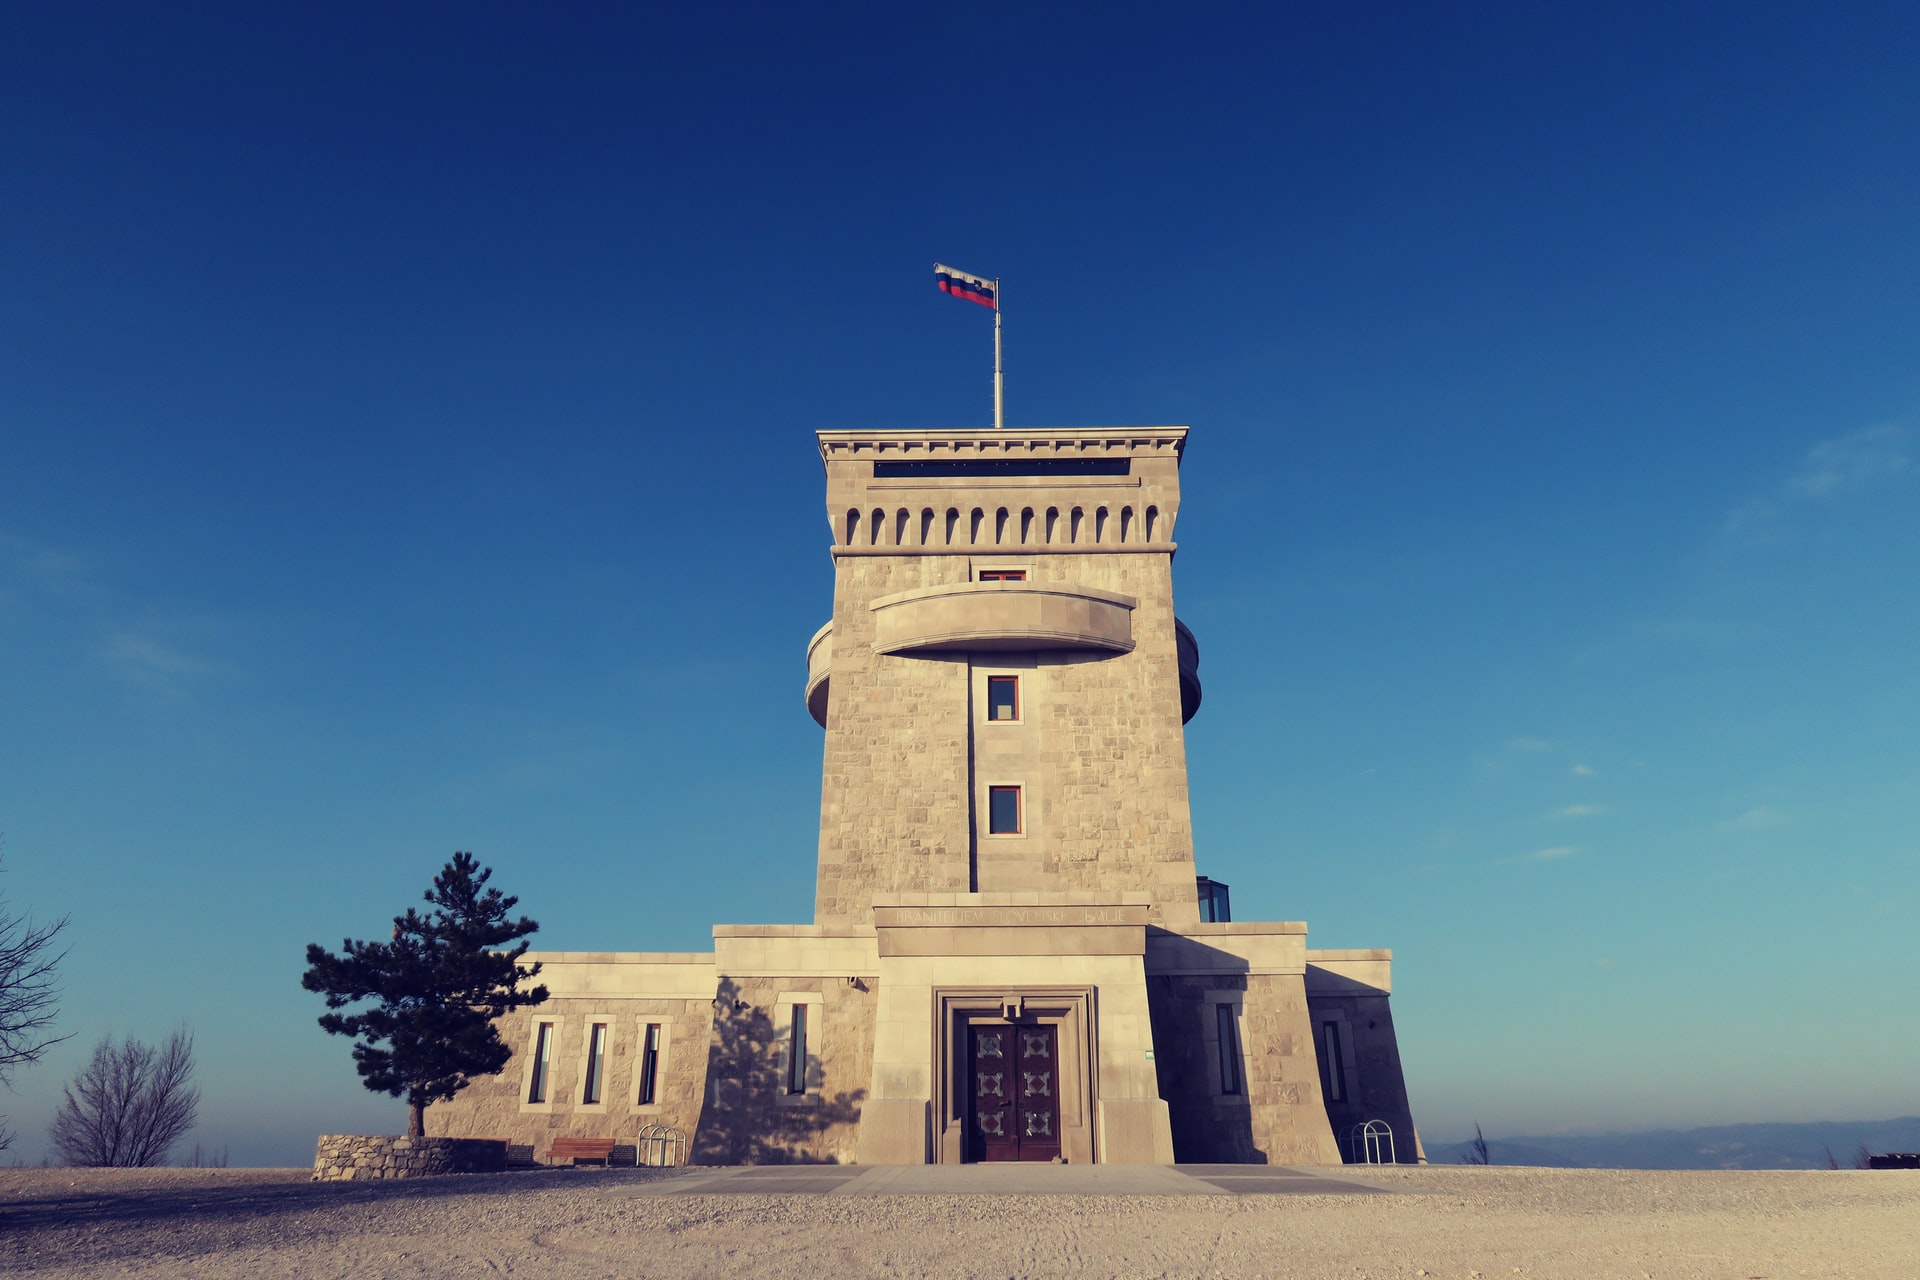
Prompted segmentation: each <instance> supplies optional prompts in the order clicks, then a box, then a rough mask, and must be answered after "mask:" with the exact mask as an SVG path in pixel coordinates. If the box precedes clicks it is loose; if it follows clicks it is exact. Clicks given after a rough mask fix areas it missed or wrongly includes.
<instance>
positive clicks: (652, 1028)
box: [640, 1022, 660, 1106]
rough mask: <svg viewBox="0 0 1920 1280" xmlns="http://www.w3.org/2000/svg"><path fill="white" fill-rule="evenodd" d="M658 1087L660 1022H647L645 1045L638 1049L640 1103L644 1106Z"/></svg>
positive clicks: (651, 1098) (648, 1102)
mask: <svg viewBox="0 0 1920 1280" xmlns="http://www.w3.org/2000/svg"><path fill="white" fill-rule="evenodd" d="M659 1088H660V1024H659V1023H657V1022H649V1023H648V1024H647V1040H646V1047H645V1048H643V1049H642V1050H641V1051H640V1105H641V1106H646V1105H648V1104H650V1103H651V1102H652V1101H653V1096H654V1094H655V1093H656V1092H658V1090H659Z"/></svg>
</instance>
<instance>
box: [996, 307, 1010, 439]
mask: <svg viewBox="0 0 1920 1280" xmlns="http://www.w3.org/2000/svg"><path fill="white" fill-rule="evenodd" d="M1006 425H1007V413H1006V388H1005V385H1004V384H1003V383H1002V382H1001V380H1000V277H999V276H995V277H994V278H993V429H994V430H995V431H998V430H1000V429H1001V428H1002V427H1004V426H1006Z"/></svg>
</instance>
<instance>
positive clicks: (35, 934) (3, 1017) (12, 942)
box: [0, 894, 67, 1087]
mask: <svg viewBox="0 0 1920 1280" xmlns="http://www.w3.org/2000/svg"><path fill="white" fill-rule="evenodd" d="M66 927H67V918H66V917H65V916H61V917H60V918H59V919H58V920H49V921H47V922H45V923H42V924H35V923H34V922H33V921H32V920H31V919H30V918H28V917H27V916H24V915H14V914H13V913H12V912H11V911H9V910H8V909H7V900H6V897H5V895H4V894H0V1085H6V1086H8V1087H12V1085H13V1075H12V1072H13V1068H15V1067H24V1066H27V1065H28V1064H30V1063H34V1062H38V1061H39V1060H40V1055H42V1054H43V1053H45V1052H46V1051H47V1050H48V1049H51V1048H52V1047H53V1046H54V1045H56V1044H59V1043H60V1042H61V1041H62V1040H65V1039H66V1038H67V1037H65V1036H56V1035H49V1034H48V1032H49V1031H50V1030H51V1028H52V1027H53V1020H54V1018H55V1017H56V1016H58V1014H59V1012H60V989H59V988H58V987H57V986H55V985H54V975H55V973H56V971H57V970H58V969H59V967H60V962H61V961H62V960H64V959H66V955H67V953H66V950H65V948H60V949H58V950H56V949H55V946H54V943H55V940H56V939H58V938H59V936H60V933H61V931H62V930H63V929H65V928H66Z"/></svg>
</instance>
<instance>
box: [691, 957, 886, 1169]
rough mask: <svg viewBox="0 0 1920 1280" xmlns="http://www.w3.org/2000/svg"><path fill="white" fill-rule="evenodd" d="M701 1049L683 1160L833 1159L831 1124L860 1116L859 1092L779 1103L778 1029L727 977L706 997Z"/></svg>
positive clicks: (781, 1089) (783, 1092)
mask: <svg viewBox="0 0 1920 1280" xmlns="http://www.w3.org/2000/svg"><path fill="white" fill-rule="evenodd" d="M821 1030H824V1028H822V1029H821ZM815 1034H819V1032H818V1031H816V1033H815ZM708 1053H709V1056H708V1066H707V1090H706V1099H705V1101H704V1102H702V1103H701V1106H700V1124H699V1127H698V1128H696V1129H695V1130H694V1134H693V1155H692V1158H691V1160H689V1163H690V1164H837V1163H839V1161H838V1159H837V1157H835V1156H834V1155H833V1154H832V1153H830V1152H827V1151H825V1150H824V1149H823V1143H824V1141H825V1139H826V1137H827V1134H828V1132H829V1130H831V1129H833V1128H834V1127H835V1126H838V1125H849V1124H853V1123H854V1122H855V1121H857V1120H859V1119H860V1103H861V1101H862V1099H864V1098H865V1097H866V1096H867V1091H866V1090H865V1089H855V1090H854V1091H853V1092H852V1093H844V1092H842V1093H836V1094H834V1095H832V1096H831V1097H829V1096H827V1095H826V1094H824V1093H822V1094H818V1095H810V1096H809V1098H808V1100H807V1101H806V1102H795V1103H792V1104H787V1103H784V1102H783V1099H784V1098H786V1097H787V1090H786V1081H785V1080H783V1079H782V1078H781V1076H782V1075H783V1074H784V1073H783V1072H782V1071H781V1061H780V1058H781V1054H780V1034H779V1030H778V1029H777V1028H776V1027H775V1026H774V1023H773V1018H772V1016H771V1015H770V1014H769V1013H768V1012H767V1011H766V1010H765V1009H760V1008H756V1007H755V1006H753V1005H752V1004H750V1003H748V1002H747V1001H746V1000H745V999H744V998H742V996H741V994H740V988H739V986H738V985H737V984H736V983H735V982H734V981H733V979H731V978H722V979H721V980H720V989H719V991H718V992H717V993H716V994H715V996H714V1000H713V1038H712V1043H711V1047H710V1048H709V1051H708Z"/></svg>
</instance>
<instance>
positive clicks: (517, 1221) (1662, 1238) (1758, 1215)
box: [0, 1166, 1920, 1280]
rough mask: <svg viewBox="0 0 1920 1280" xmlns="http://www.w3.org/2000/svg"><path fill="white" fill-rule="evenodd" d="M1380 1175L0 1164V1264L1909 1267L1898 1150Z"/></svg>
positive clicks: (459, 1269)
mask: <svg viewBox="0 0 1920 1280" xmlns="http://www.w3.org/2000/svg"><path fill="white" fill-rule="evenodd" d="M1341 1175H1342V1176H1344V1177H1352V1178H1356V1179H1360V1180H1364V1181H1368V1182H1371V1183H1373V1184H1375V1185H1378V1186H1381V1187H1384V1188H1389V1189H1392V1190H1394V1191H1398V1192H1402V1193H1403V1194H1399V1195H1391V1196H1352V1195H1348V1196H1317V1195H1303V1196H1271V1197H1270V1196H1250V1197H1228V1196H1219V1197H1214V1196H1179V1197H1173V1196H1044V1197H1033V1198H1026V1199H1022V1198H1018V1197H1012V1196H944V1195H928V1196H900V1197H876V1198H871V1199H858V1198H848V1197H844V1196H771V1195H768V1196H762V1195H732V1196H704V1195H689V1196H657V1195H635V1194H633V1193H634V1192H635V1191H637V1190H639V1189H640V1185H639V1184H640V1183H641V1182H644V1181H645V1180H647V1179H649V1178H653V1177H660V1176H674V1175H672V1174H666V1175H661V1174H654V1173H649V1172H644V1171H639V1170H618V1169H615V1170H610V1171H605V1170H585V1169H581V1170H550V1171H541V1172H521V1173H505V1174H482V1175H473V1176H468V1177H452V1178H435V1179H423V1180H420V1181H416V1182H397V1183H390V1184H384V1185H382V1184H366V1183H359V1184H354V1183H314V1182H310V1181H308V1180H307V1173H306V1171H305V1170H300V1169H291V1170H289V1169H217V1170H214V1169H156V1170H125V1171H123V1170H79V1169H4V1170H0V1274H6V1275H9V1276H13V1275H32V1276H35V1277H40V1276H46V1277H56V1276H194V1277H209V1278H212V1280H240V1278H242V1277H244V1278H246V1280H254V1278H255V1277H290V1278H292V1277H298V1278H304V1277H320V1276H326V1277H353V1278H355V1280H379V1278H381V1277H416V1276H459V1277H470V1276H487V1275H519V1276H528V1277H542V1278H544V1277H559V1278H564V1280H583V1278H585V1277H628V1276H731V1275H750V1276H753V1277H756V1278H758V1277H785V1276H793V1277H808V1280H820V1278H822V1277H833V1278H836V1280H837V1278H838V1277H849V1276H903V1277H904V1276H939V1277H948V1276H953V1277H962V1276H965V1277H974V1276H980V1277H988V1276H992V1277H1008V1276H1127V1277H1133V1276H1266V1277H1274V1278H1276V1280H1278V1278H1280V1277H1302V1278H1306V1277H1311V1278H1313V1280H1322V1278H1324V1280H1365V1278H1381V1277H1395V1278H1404V1277H1417V1276H1446V1277H1455V1278H1457V1280H1474V1278H1475V1277H1480V1278H1481V1280H1496V1278H1500V1280H1512V1277H1516V1276H1518V1277H1529V1278H1531V1280H1553V1278H1556V1277H1566V1278H1567V1280H1601V1278H1607V1277H1625V1278H1627V1280H1645V1278H1646V1277H1649V1276H1651V1277H1654V1278H1655V1280H1682V1278H1691V1277H1710V1278H1712V1280H1722V1278H1725V1277H1731V1278H1732V1280H1747V1278H1749V1277H1766V1278H1767V1280H1785V1278H1786V1277H1800V1276H1808V1277H1821V1278H1822V1280H1831V1278H1834V1277H1888V1278H1889V1280H1891V1278H1894V1277H1898V1278H1900V1280H1912V1278H1913V1277H1916V1276H1920V1173H1909V1172H1905V1171H1891V1172H1854V1171H1840V1172H1782V1173H1691V1172H1689V1173H1646V1172H1633V1171H1618V1170H1585V1169H1581V1170H1569V1169H1511V1168H1490V1169H1489V1168H1463V1167H1442V1166H1435V1167H1426V1168H1408V1169H1404V1170H1393V1171H1381V1172H1374V1173H1361V1172H1358V1171H1355V1170H1351V1169H1348V1170H1342V1171H1341Z"/></svg>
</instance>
